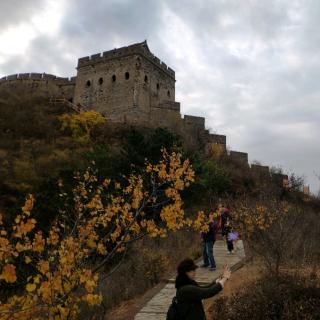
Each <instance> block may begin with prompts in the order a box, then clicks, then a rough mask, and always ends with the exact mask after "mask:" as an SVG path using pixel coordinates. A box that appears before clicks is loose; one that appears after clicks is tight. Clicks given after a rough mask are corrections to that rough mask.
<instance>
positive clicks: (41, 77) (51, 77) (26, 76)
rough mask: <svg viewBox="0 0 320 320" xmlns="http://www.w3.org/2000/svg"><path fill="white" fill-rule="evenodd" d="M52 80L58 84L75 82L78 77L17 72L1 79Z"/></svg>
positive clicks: (1, 80) (3, 80) (0, 80)
mask: <svg viewBox="0 0 320 320" xmlns="http://www.w3.org/2000/svg"><path fill="white" fill-rule="evenodd" d="M26 79H28V80H52V81H55V82H57V83H58V84H75V83H76V77H71V78H63V77H57V76H55V75H53V74H48V73H17V74H11V75H8V76H4V77H2V78H1V79H0V83H2V82H7V81H12V80H26Z"/></svg>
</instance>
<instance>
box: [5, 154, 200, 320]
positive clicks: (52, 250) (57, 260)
mask: <svg viewBox="0 0 320 320" xmlns="http://www.w3.org/2000/svg"><path fill="white" fill-rule="evenodd" d="M76 179H77V185H76V187H75V189H74V190H73V204H74V206H73V209H72V210H63V208H61V211H60V213H59V215H58V217H57V219H56V220H55V222H54V223H53V225H52V226H51V227H50V228H49V231H48V233H47V234H44V232H43V231H42V230H38V229H37V221H36V220H35V219H34V218H33V217H32V209H33V206H34V202H35V199H34V198H33V196H32V195H29V196H28V198H27V200H26V202H25V205H24V206H23V207H22V210H21V213H20V214H18V215H17V216H16V218H15V220H14V223H13V225H12V226H11V227H10V228H9V227H8V226H6V225H5V223H4V222H3V221H2V219H1V220H0V234H1V236H0V284H1V285H2V284H12V285H14V284H16V285H19V290H17V291H18V292H19V293H18V294H15V295H11V296H9V297H8V298H7V299H6V300H5V301H2V302H1V304H0V318H1V319H5V320H9V319H10V320H11V319H55V320H59V319H74V318H76V317H77V315H78V314H79V310H80V309H79V306H80V305H81V303H87V304H88V305H99V304H100V303H101V301H102V296H101V294H100V293H99V292H97V285H98V282H99V277H100V275H101V274H102V271H103V275H104V277H106V276H108V275H109V274H110V273H112V272H113V270H114V268H116V267H117V265H115V264H114V258H115V257H118V259H117V260H120V262H119V263H121V256H124V254H125V252H126V250H127V248H128V246H129V245H130V243H131V242H133V241H136V240H138V239H140V238H142V237H144V236H149V237H164V236H166V234H167V232H168V231H169V230H172V231H176V230H179V229H181V228H182V227H184V226H191V225H192V221H191V220H190V219H188V218H186V217H185V214H184V211H183V208H182V205H183V203H182V199H181V191H182V190H184V188H185V187H187V186H189V184H190V183H191V182H192V181H193V180H194V172H193V170H192V167H191V165H190V163H189V161H188V160H184V161H183V160H182V158H181V155H180V154H177V153H172V154H171V155H169V154H167V153H166V151H165V150H163V159H162V160H161V161H160V162H159V163H158V164H151V163H147V164H146V168H145V172H144V174H141V175H131V176H129V177H128V178H127V179H126V180H125V181H126V182H125V183H122V185H120V183H117V182H112V181H110V180H109V179H105V180H103V181H98V178H97V176H96V175H95V174H94V170H93V169H90V168H89V169H88V170H87V171H86V172H85V173H84V174H80V173H79V174H77V175H76ZM111 191H112V192H111ZM61 196H62V197H64V196H65V195H64V194H63V193H62V194H61ZM69 200H70V199H66V201H69ZM44 214H45V213H44ZM21 269H23V270H24V272H23V273H21V272H20V270H21ZM26 273H27V274H26Z"/></svg>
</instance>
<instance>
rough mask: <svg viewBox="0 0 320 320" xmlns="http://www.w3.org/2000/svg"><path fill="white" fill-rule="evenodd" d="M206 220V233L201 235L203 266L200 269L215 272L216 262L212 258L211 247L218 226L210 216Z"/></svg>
mask: <svg viewBox="0 0 320 320" xmlns="http://www.w3.org/2000/svg"><path fill="white" fill-rule="evenodd" d="M207 219H208V227H209V230H208V232H202V233H201V240H202V247H203V248H202V253H203V265H202V267H204V268H206V267H210V269H209V270H211V271H214V270H216V262H215V259H214V256H213V246H214V243H215V241H216V232H217V228H218V225H217V223H216V222H215V221H214V220H213V219H212V218H211V217H210V214H208V215H207Z"/></svg>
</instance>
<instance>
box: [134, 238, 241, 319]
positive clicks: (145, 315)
mask: <svg viewBox="0 0 320 320" xmlns="http://www.w3.org/2000/svg"><path fill="white" fill-rule="evenodd" d="M213 251H214V257H215V260H216V263H217V270H216V271H209V270H208V269H207V268H198V269H197V276H196V281H197V282H198V283H199V284H203V285H205V284H209V283H211V282H212V281H214V280H215V279H217V278H218V277H219V276H220V275H221V273H222V269H223V266H224V265H225V264H226V263H227V264H228V265H229V266H230V268H231V270H232V271H235V270H237V269H238V268H239V267H241V266H242V264H243V262H242V261H243V259H244V257H245V253H244V248H243V242H242V240H239V241H237V243H236V246H235V253H234V254H228V253H227V246H226V243H225V242H224V241H222V240H217V241H216V242H215V244H214V248H213ZM197 264H198V265H201V264H202V261H201V260H200V261H199V262H198V263H197ZM175 294H176V290H175V288H174V278H172V279H169V281H168V284H167V285H166V286H165V287H164V288H163V289H162V290H161V291H160V292H158V293H157V294H156V295H155V296H154V297H153V298H152V299H151V300H150V301H149V302H148V303H147V304H146V305H145V306H144V307H143V308H142V309H141V310H140V312H139V313H138V314H137V315H136V316H135V318H134V320H165V319H166V314H167V311H168V308H169V305H170V303H171V301H172V298H173V297H174V296H175Z"/></svg>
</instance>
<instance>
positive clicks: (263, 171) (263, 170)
mask: <svg viewBox="0 0 320 320" xmlns="http://www.w3.org/2000/svg"><path fill="white" fill-rule="evenodd" d="M251 170H252V171H254V172H256V173H258V174H260V175H263V176H268V177H269V176H270V169H269V167H268V166H262V165H260V164H251Z"/></svg>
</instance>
